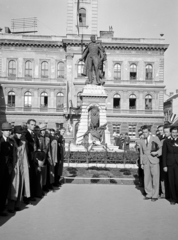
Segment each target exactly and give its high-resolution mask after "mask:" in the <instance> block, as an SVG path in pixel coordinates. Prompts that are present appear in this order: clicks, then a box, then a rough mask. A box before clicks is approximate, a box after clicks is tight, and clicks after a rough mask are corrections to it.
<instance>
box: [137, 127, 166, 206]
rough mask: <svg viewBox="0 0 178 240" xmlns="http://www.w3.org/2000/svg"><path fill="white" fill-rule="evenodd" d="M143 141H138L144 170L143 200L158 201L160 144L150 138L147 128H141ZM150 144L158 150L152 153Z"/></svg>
mask: <svg viewBox="0 0 178 240" xmlns="http://www.w3.org/2000/svg"><path fill="white" fill-rule="evenodd" d="M142 130H143V139H141V140H140V158H141V159H140V160H141V167H142V168H143V170H144V188H145V192H146V197H145V200H148V199H151V200H152V201H153V202H155V201H156V200H158V196H159V180H160V167H159V156H161V154H162V144H161V142H160V140H159V139H158V137H156V136H152V135H151V134H150V132H149V127H148V126H143V127H142ZM152 142H155V143H156V144H157V146H158V150H156V151H152Z"/></svg>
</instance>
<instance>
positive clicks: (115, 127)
mask: <svg viewBox="0 0 178 240" xmlns="http://www.w3.org/2000/svg"><path fill="white" fill-rule="evenodd" d="M120 129H121V126H120V125H119V124H113V125H112V130H113V133H120Z"/></svg>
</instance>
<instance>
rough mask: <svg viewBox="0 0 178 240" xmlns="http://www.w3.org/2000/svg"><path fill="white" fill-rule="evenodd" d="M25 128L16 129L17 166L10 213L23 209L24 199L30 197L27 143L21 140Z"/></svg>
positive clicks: (10, 195) (12, 187)
mask: <svg viewBox="0 0 178 240" xmlns="http://www.w3.org/2000/svg"><path fill="white" fill-rule="evenodd" d="M22 133H23V128H22V127H21V126H15V127H14V137H13V138H12V140H13V141H14V145H15V148H14V159H15V164H14V168H13V170H12V176H11V183H10V191H9V196H8V211H9V212H14V210H20V209H21V203H22V197H23V196H25V197H26V198H29V197H30V178H29V163H28V158H27V152H26V143H25V141H23V140H21V135H22Z"/></svg>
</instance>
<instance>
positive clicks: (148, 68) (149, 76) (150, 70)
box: [145, 64, 153, 80]
mask: <svg viewBox="0 0 178 240" xmlns="http://www.w3.org/2000/svg"><path fill="white" fill-rule="evenodd" d="M145 77H146V80H152V79H153V66H152V65H151V64H148V65H146V76H145Z"/></svg>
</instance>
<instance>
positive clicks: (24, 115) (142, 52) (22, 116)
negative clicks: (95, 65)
mask: <svg viewBox="0 0 178 240" xmlns="http://www.w3.org/2000/svg"><path fill="white" fill-rule="evenodd" d="M76 11H77V1H76V0H68V7H67V35H66V36H65V37H58V36H39V35H13V34H3V33H0V94H1V99H0V113H1V114H0V122H3V121H4V120H7V121H9V122H14V123H15V124H22V123H23V122H26V121H27V119H29V118H35V119H36V120H37V123H40V122H43V123H46V124H48V127H58V125H59V124H64V126H66V127H68V123H69V121H68V120H67V118H68V114H69V112H70V107H71V106H73V107H78V106H80V105H81V103H82V99H81V98H80V94H81V93H82V90H83V87H84V85H85V81H86V78H85V77H83V76H82V75H81V73H82V69H83V65H84V63H83V62H80V61H79V59H80V58H81V54H82V51H83V49H84V48H85V46H86V45H87V44H88V43H89V42H90V36H91V35H93V34H95V35H97V32H98V29H97V26H98V25H97V18H98V0H83V1H82V0H81V2H80V9H79V13H80V14H79V16H80V22H79V25H77V12H76ZM78 30H79V32H80V34H79V35H78V34H77V31H78ZM97 41H101V42H102V45H103V47H104V48H105V51H106V54H107V61H106V62H105V65H104V72H105V81H106V83H105V90H106V92H107V94H108V98H107V121H108V128H109V131H110V134H111V139H112V135H113V132H115V131H117V132H128V133H129V135H130V137H131V138H135V137H136V136H137V130H138V128H140V126H141V125H143V124H149V125H152V126H153V129H152V130H153V131H154V130H155V129H156V127H157V125H160V124H161V123H163V121H164V113H163V101H164V99H163V96H164V87H165V86H164V52H165V51H166V50H167V48H168V45H167V44H165V43H164V39H162V38H160V39H144V38H142V39H140V38H137V39H136V38H134V39H132V38H116V37H114V32H113V30H112V29H111V28H110V29H109V31H101V32H100V34H99V36H97ZM71 119H72V121H71V122H70V127H71V129H70V130H69V131H67V136H66V137H67V138H69V139H75V135H76V129H77V124H78V122H79V121H80V114H79V113H76V112H73V113H72V118H71Z"/></svg>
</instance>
